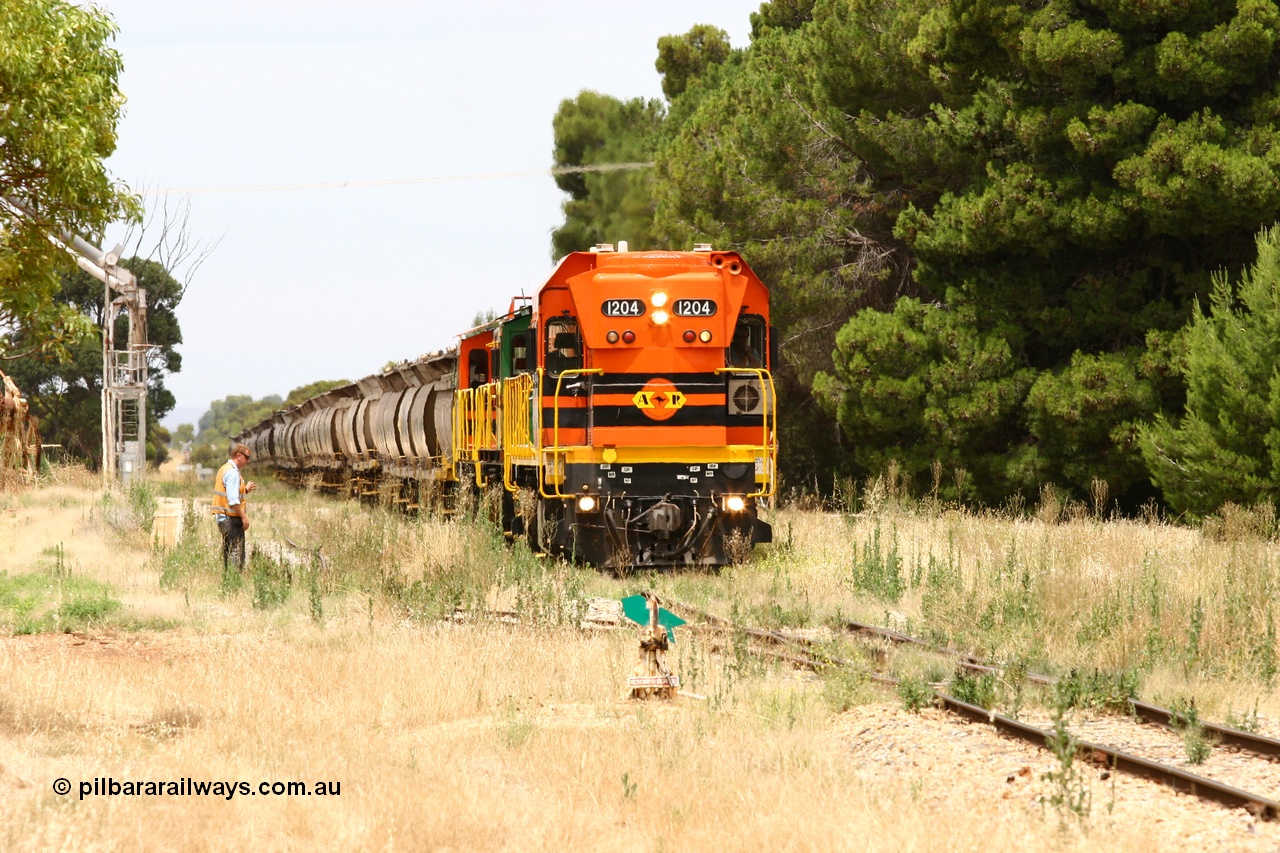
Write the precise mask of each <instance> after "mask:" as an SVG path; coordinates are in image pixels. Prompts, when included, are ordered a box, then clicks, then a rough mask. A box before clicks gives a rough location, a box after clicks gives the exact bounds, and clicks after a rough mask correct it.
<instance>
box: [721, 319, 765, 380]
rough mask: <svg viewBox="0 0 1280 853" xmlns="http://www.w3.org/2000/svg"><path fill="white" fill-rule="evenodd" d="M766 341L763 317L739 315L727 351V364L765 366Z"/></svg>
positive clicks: (732, 365) (734, 365) (731, 365)
mask: <svg viewBox="0 0 1280 853" xmlns="http://www.w3.org/2000/svg"><path fill="white" fill-rule="evenodd" d="M765 341H766V338H765V325H764V318H763V317H760V316H758V315H747V316H743V317H739V318H738V323H737V325H736V326H734V329H733V339H732V340H731V341H730V342H729V348H728V350H727V351H726V353H725V361H726V364H727V365H728V366H729V367H753V368H756V367H764V353H765Z"/></svg>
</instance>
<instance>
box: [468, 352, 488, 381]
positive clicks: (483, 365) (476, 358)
mask: <svg viewBox="0 0 1280 853" xmlns="http://www.w3.org/2000/svg"><path fill="white" fill-rule="evenodd" d="M488 381H489V354H488V353H487V352H486V351H485V350H484V349H473V350H472V351H471V352H470V353H469V354H468V355H467V387H468V388H479V387H480V386H481V385H484V384H485V383H486V382H488Z"/></svg>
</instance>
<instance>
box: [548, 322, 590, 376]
mask: <svg viewBox="0 0 1280 853" xmlns="http://www.w3.org/2000/svg"><path fill="white" fill-rule="evenodd" d="M545 363H546V365H547V372H548V373H553V374H554V373H560V372H562V371H565V370H575V369H577V368H580V367H582V336H581V335H580V334H579V333H578V321H577V319H576V318H574V317H556V318H554V319H551V320H548V321H547V333H546V359H545Z"/></svg>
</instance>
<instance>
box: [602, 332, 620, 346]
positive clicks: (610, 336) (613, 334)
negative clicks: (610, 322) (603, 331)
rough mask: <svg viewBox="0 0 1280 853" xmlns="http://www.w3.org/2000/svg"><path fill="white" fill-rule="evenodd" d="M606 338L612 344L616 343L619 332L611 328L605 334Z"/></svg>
mask: <svg viewBox="0 0 1280 853" xmlns="http://www.w3.org/2000/svg"><path fill="white" fill-rule="evenodd" d="M604 339H605V340H606V341H608V342H609V343H611V344H616V343H617V342H618V333H617V332H615V331H613V330H612V329H610V330H609V334H607V335H605V336H604Z"/></svg>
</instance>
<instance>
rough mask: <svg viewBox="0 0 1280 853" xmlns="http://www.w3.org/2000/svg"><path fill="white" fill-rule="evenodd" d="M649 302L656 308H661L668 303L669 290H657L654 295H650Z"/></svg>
mask: <svg viewBox="0 0 1280 853" xmlns="http://www.w3.org/2000/svg"><path fill="white" fill-rule="evenodd" d="M649 304H651V305H652V306H653V307H654V308H661V307H662V306H664V305H666V304H667V292H666V291H665V290H655V291H654V292H653V295H652V296H650V297H649Z"/></svg>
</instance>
